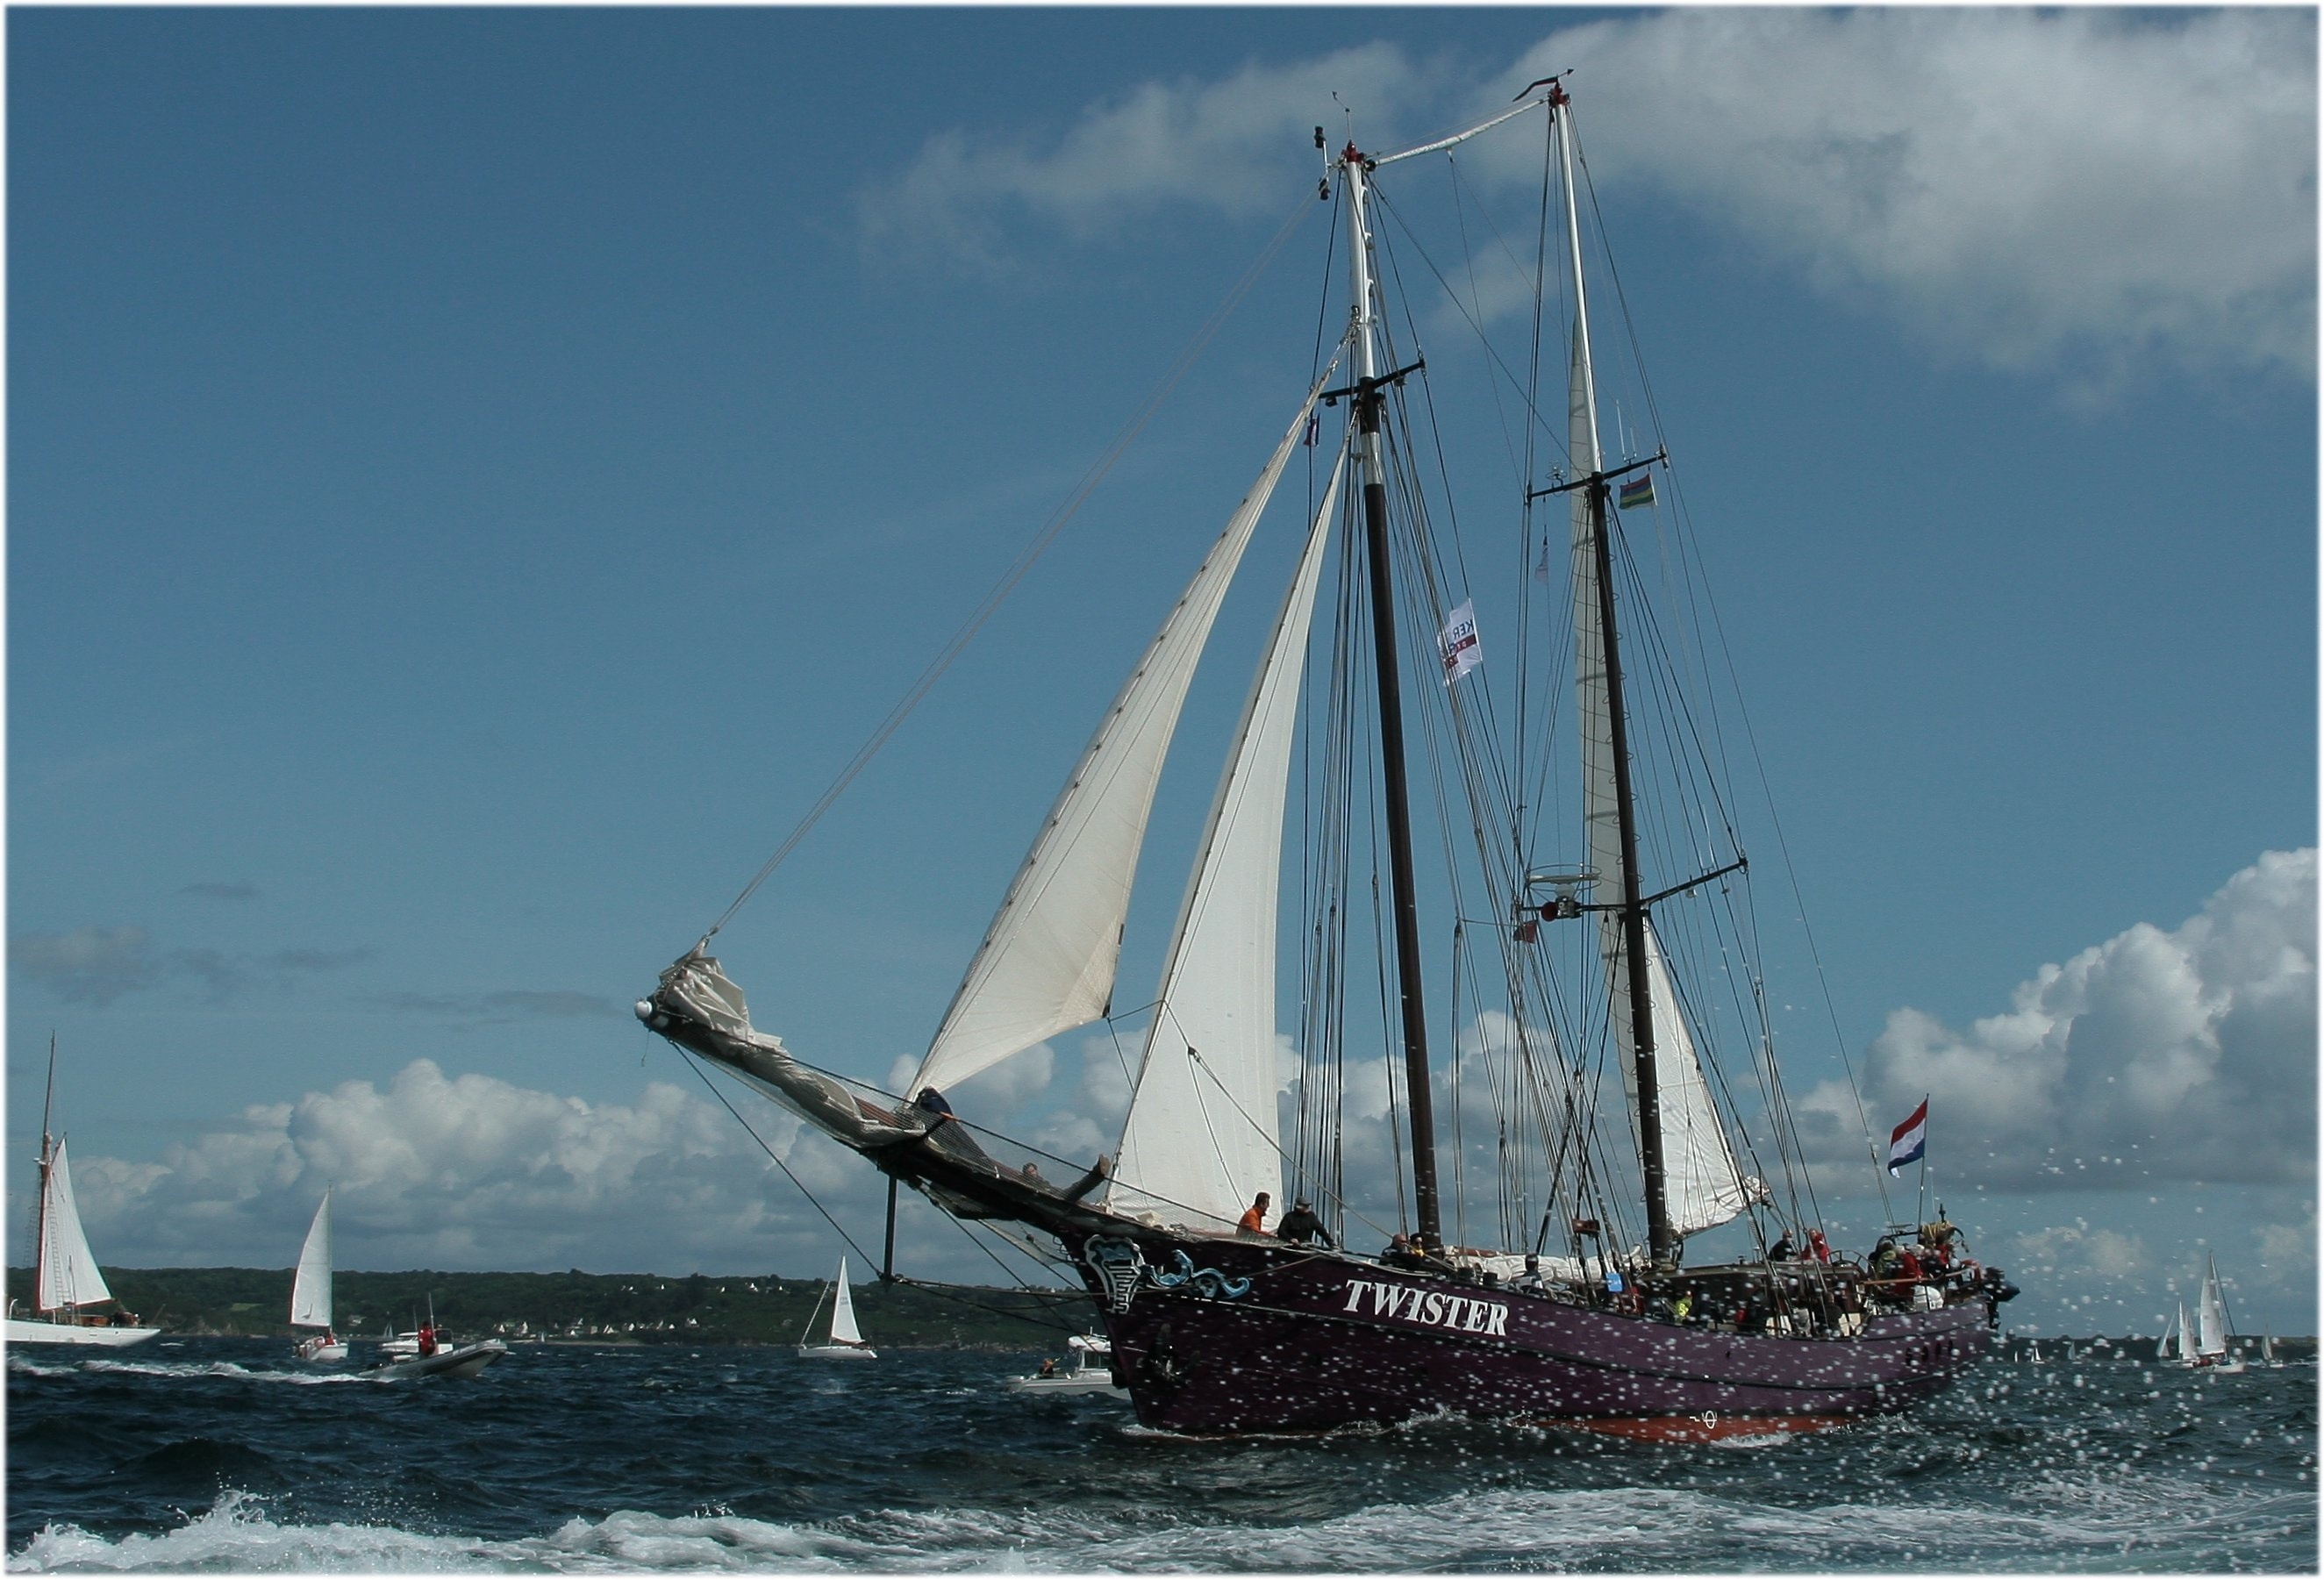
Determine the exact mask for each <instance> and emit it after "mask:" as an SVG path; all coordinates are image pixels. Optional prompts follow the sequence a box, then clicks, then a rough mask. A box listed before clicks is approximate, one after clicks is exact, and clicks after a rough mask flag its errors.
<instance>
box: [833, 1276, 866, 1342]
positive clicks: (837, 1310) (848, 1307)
mask: <svg viewBox="0 0 2324 1580" xmlns="http://www.w3.org/2000/svg"><path fill="white" fill-rule="evenodd" d="M834 1288H835V1290H836V1293H835V1295H834V1296H833V1298H832V1302H831V1342H832V1343H833V1344H862V1342H863V1332H862V1329H861V1328H859V1327H857V1326H855V1297H854V1296H853V1295H851V1294H849V1293H848V1291H847V1259H846V1258H845V1257H844V1256H843V1257H841V1258H840V1259H839V1282H838V1283H837V1284H836V1285H835V1286H834Z"/></svg>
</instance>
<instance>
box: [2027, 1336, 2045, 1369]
mask: <svg viewBox="0 0 2324 1580" xmlns="http://www.w3.org/2000/svg"><path fill="white" fill-rule="evenodd" d="M2025 1363H2026V1364H2027V1365H2029V1366H2038V1365H2040V1364H2041V1363H2042V1341H2041V1340H2040V1339H2038V1338H2037V1339H2035V1340H2033V1342H2032V1343H2030V1344H2027V1345H2026V1346H2025Z"/></svg>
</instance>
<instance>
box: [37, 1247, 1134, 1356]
mask: <svg viewBox="0 0 2324 1580" xmlns="http://www.w3.org/2000/svg"><path fill="white" fill-rule="evenodd" d="M105 1276H106V1281H107V1282H108V1283H110V1284H111V1285H112V1287H113V1292H114V1293H115V1295H116V1296H118V1297H119V1298H120V1299H121V1301H122V1303H123V1304H124V1305H125V1306H127V1307H129V1309H131V1310H132V1311H134V1312H136V1313H137V1314H138V1315H139V1316H140V1317H143V1318H144V1319H145V1320H147V1321H148V1322H153V1323H158V1324H159V1325H160V1326H162V1327H164V1328H167V1329H169V1330H170V1331H171V1332H174V1333H194V1334H229V1335H231V1334H240V1335H251V1336H256V1337H265V1336H270V1335H279V1336H281V1337H284V1338H288V1337H290V1336H291V1332H292V1329H291V1326H290V1323H289V1322H288V1320H287V1318H288V1317H289V1315H290V1310H291V1270H290V1269H289V1268H241V1267H199V1268H195V1267H188V1268H125V1267H124V1268H106V1270H105ZM827 1281H828V1280H822V1279H778V1278H774V1277H772V1276H761V1277H755V1278H753V1277H727V1278H711V1277H708V1276H706V1275H705V1274H702V1273H695V1274H692V1275H690V1276H688V1277H684V1278H669V1277H665V1276H662V1275H659V1274H653V1273H585V1272H582V1271H581V1270H578V1269H576V1270H573V1271H571V1272H562V1273H452V1272H435V1271H431V1270H416V1271H412V1272H395V1273H365V1272H342V1273H340V1274H338V1275H337V1280H336V1283H335V1304H336V1311H337V1317H338V1322H337V1327H338V1331H339V1333H340V1334H341V1335H343V1336H347V1337H355V1338H364V1337H370V1336H372V1335H376V1334H378V1333H379V1332H380V1331H381V1330H382V1329H383V1327H385V1326H388V1325H389V1324H391V1323H392V1324H393V1325H394V1326H395V1327H396V1328H397V1329H398V1330H399V1331H405V1330H409V1329H410V1327H411V1326H413V1325H414V1323H415V1321H416V1319H417V1318H419V1317H423V1316H425V1315H426V1314H427V1312H428V1309H429V1301H430V1300H431V1299H432V1300H433V1301H434V1303H435V1311H436V1317H437V1320H438V1322H440V1323H442V1324H444V1325H445V1326H447V1327H449V1328H450V1329H451V1331H452V1332H453V1333H455V1334H457V1335H460V1336H462V1337H483V1336H485V1335H495V1334H499V1335H508V1336H512V1337H536V1336H538V1337H549V1338H574V1339H587V1340H593V1341H595V1342H598V1343H604V1342H606V1341H607V1340H612V1341H613V1342H617V1343H637V1344H796V1343H798V1339H799V1335H800V1334H801V1332H802V1331H803V1330H804V1329H805V1328H806V1326H807V1317H808V1315H809V1313H810V1312H812V1311H813V1309H814V1307H815V1305H816V1298H817V1297H818V1296H820V1295H822V1294H823V1292H824V1290H825V1286H826V1284H827ZM853 1292H854V1297H855V1318H856V1322H857V1324H858V1325H859V1326H861V1327H862V1330H863V1336H864V1338H865V1339H866V1340H867V1341H868V1342H870V1343H871V1344H875V1345H878V1344H885V1345H888V1346H890V1347H891V1348H896V1349H1010V1350H1055V1349H1059V1348H1061V1347H1062V1342H1063V1337H1064V1335H1066V1334H1069V1333H1079V1332H1083V1331H1084V1330H1086V1329H1087V1328H1089V1327H1090V1326H1092V1325H1093V1314H1092V1312H1091V1308H1090V1304H1089V1299H1088V1297H1086V1296H1084V1295H1082V1294H1080V1293H1078V1292H1070V1293H1069V1292H1066V1291H1063V1290H1058V1291H1054V1292H1052V1291H1043V1290H1031V1289H982V1288H976V1287H961V1286H954V1285H916V1284H908V1283H900V1282H899V1283H896V1284H888V1285H882V1284H881V1283H880V1282H879V1281H878V1280H876V1279H875V1280H871V1281H869V1282H867V1283H861V1284H854V1285H853ZM8 1296H9V1298H10V1299H11V1300H12V1301H13V1302H15V1303H16V1304H17V1307H18V1308H19V1309H22V1308H23V1306H24V1305H26V1304H29V1303H30V1300H31V1298H32V1270H31V1269H29V1268H13V1267H12V1268H10V1269H9V1270H8ZM829 1319H830V1318H829V1314H828V1312H826V1313H825V1316H824V1317H822V1318H821V1319H820V1320H821V1322H828V1321H829ZM818 1336H820V1335H818Z"/></svg>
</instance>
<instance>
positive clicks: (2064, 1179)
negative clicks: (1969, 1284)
mask: <svg viewBox="0 0 2324 1580" xmlns="http://www.w3.org/2000/svg"><path fill="white" fill-rule="evenodd" d="M2316 901H2317V896H2316V852H2315V851H2314V850H2313V849H2312V848H2311V849H2307V850H2300V851H2291V852H2282V851H2271V852H2269V853H2268V854H2267V855H2264V856H2262V857H2261V858H2260V860H2259V862H2258V863H2257V864H2255V865H2253V866H2250V867H2247V868H2246V869H2245V870H2244V871H2243V872H2240V873H2236V875H2235V876H2234V877H2233V878H2231V879H2230V880H2228V882H2227V885H2226V886H2225V887H2224V888H2222V889H2221V890H2220V891H2219V892H2218V893H2217V894H2215V895H2213V896H2212V897H2211V899H2210V900H2209V901H2208V902H2207V903H2206V904H2205V906H2204V908H2203V910H2202V911H2201V913H2200V914H2199V915H2197V916H2195V917H2193V918H2190V919H2189V920H2187V921H2186V922H2185V923H2183V924H2182V925H2181V926H2180V927H2179V928H2178V929H2176V930H2173V931H2167V932H2166V931H2164V930H2163V929H2159V928H2156V927H2153V926H2152V925H2150V924H2148V923H2144V922H2141V923H2140V924H2138V925H2137V926H2135V927H2133V928H2131V929H2129V930H2128V931H2126V932H2124V933H2122V934H2120V935H2119V936H2117V937H2116V938H2112V939H2109V940H2108V941H2107V942H2106V943H2104V944H2101V945H2098V947H2095V948H2090V949H2085V950H2084V951H2082V953H2080V955H2077V956H2074V958H2072V959H2071V960H2070V961H2068V962H2066V963H2065V964H2064V965H2062V966H2043V968H2042V969H2041V971H2040V972H2039V973H2038V974H2037V975H2035V976H2034V977H2033V980H2032V981H2030V982H2027V983H2024V984H2022V985H2021V986H2019V988H2018V989H2017V992H2016V994H2015V1002H2014V1003H2013V1004H2012V1006H2011V1007H2010V1009H2009V1010H2008V1011H2006V1012H2004V1013H2001V1014H1997V1015H1992V1016H1988V1017H1987V1018H1986V1019H1983V1020H1980V1021H1977V1022H1976V1023H1975V1024H1974V1025H1973V1026H1972V1027H1970V1028H1969V1030H1968V1031H1966V1032H1960V1031H1956V1030H1952V1029H1951V1028H1950V1027H1947V1026H1945V1025H1944V1024H1942V1023H1941V1021H1938V1020H1936V1019H1935V1018H1934V1017H1933V1016H1931V1015H1927V1014H1924V1013H1923V1012H1920V1011H1918V1010H1912V1009H1904V1010H1898V1011H1896V1012H1895V1013H1893V1014H1892V1015H1890V1016H1889V1019H1888V1025H1887V1029H1886V1030H1884V1031H1883V1032H1882V1033H1881V1035H1880V1036H1879V1038H1878V1039H1876V1040H1875V1041H1874V1043H1873V1045H1872V1049H1871V1050H1870V1053H1869V1056H1868V1058H1867V1064H1866V1089H1867V1093H1868V1094H1869V1095H1870V1096H1871V1098H1872V1100H1873V1101H1874V1104H1875V1105H1876V1109H1877V1112H1881V1113H1904V1112H1906V1111H1907V1110H1908V1109H1910V1108H1911V1107H1912V1105H1913V1104H1915V1103H1918V1102H1919V1101H1920V1098H1921V1095H1922V1094H1923V1093H1927V1094H1930V1095H1931V1102H1930V1115H1931V1121H1932V1132H1934V1133H1936V1134H1938V1135H1940V1136H1941V1144H1942V1145H1943V1146H1944V1147H1945V1148H1946V1150H1948V1151H1950V1153H1951V1155H1952V1156H1953V1157H1955V1158H1956V1159H1960V1160H1964V1161H1965V1162H1966V1163H1967V1164H1969V1166H1972V1167H1974V1168H1975V1169H1977V1170H1978V1173H1979V1176H1980V1178H1983V1179H1985V1180H1986V1181H1987V1183H1988V1184H1990V1185H1993V1186H1995V1187H2001V1186H2006V1185H2017V1186H2024V1187H2033V1188H2040V1187H2052V1186H2054V1187H2088V1186H2091V1185H2095V1184H2101V1183H2103V1184H2120V1185H2131V1184H2135V1183H2138V1182H2141V1181H2143V1180H2157V1179H2178V1180H2206V1181H2211V1182H2227V1181H2234V1182H2242V1183H2247V1184H2272V1183H2297V1182H2300V1181H2303V1180H2309V1179H2313V1178H2315V1174H2316V1058H2317V1044H2316ZM1796 1106H1797V1107H1798V1109H1799V1110H1800V1111H1801V1112H1802V1113H1803V1115H1806V1116H1818V1115H1820V1116H1821V1117H1822V1118H1823V1119H1824V1120H1825V1121H1826V1123H1824V1124H1823V1125H1821V1126H1814V1127H1807V1128H1808V1133H1812V1134H1818V1135H1821V1136H1823V1137H1826V1138H1830V1139H1831V1144H1832V1146H1833V1147H1835V1148H1837V1147H1840V1145H1842V1143H1840V1142H1839V1141H1838V1139H1837V1138H1838V1137H1839V1136H1840V1135H1843V1134H1854V1133H1856V1108H1855V1104H1854V1099H1853V1098H1852V1097H1850V1096H1849V1094H1848V1093H1847V1091H1846V1090H1845V1089H1844V1088H1843V1087H1840V1086H1838V1085H1836V1084H1827V1085H1825V1086H1820V1087H1818V1088H1817V1089H1816V1090H1815V1091H1814V1092H1812V1093H1811V1094H1810V1095H1808V1096H1806V1097H1805V1098H1803V1099H1801V1100H1800V1102H1799V1103H1798V1104H1796ZM1858 1144H1859V1145H1860V1142H1859V1143H1858ZM1988 1154H1989V1155H1990V1156H1989V1158H1988Z"/></svg>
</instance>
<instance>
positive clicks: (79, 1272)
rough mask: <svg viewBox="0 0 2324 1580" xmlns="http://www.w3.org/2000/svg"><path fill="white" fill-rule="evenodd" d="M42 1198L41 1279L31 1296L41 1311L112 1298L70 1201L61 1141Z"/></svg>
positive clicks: (67, 1167)
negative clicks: (44, 1197) (43, 1197)
mask: <svg viewBox="0 0 2324 1580" xmlns="http://www.w3.org/2000/svg"><path fill="white" fill-rule="evenodd" d="M44 1194H45V1196H46V1199H45V1200H44V1201H43V1202H42V1206H41V1279H40V1288H39V1289H38V1290H37V1291H36V1292H35V1295H34V1298H35V1300H36V1302H37V1303H38V1305H39V1306H40V1308H41V1309H42V1310H43V1311H63V1310H69V1309H70V1308H71V1307H75V1306H94V1305H97V1303H98V1302H99V1301H103V1300H110V1299H112V1298H113V1291H112V1290H111V1289H107V1288H106V1285H105V1275H104V1274H103V1273H101V1272H99V1271H97V1257H96V1256H95V1254H93V1253H92V1252H90V1251H89V1248H88V1235H87V1234H83V1233H82V1232H81V1226H80V1208H79V1207H78V1206H76V1205H75V1204H74V1201H73V1187H72V1168H71V1165H70V1164H69V1163H68V1162H67V1161H66V1160H65V1144H64V1142H62V1141H59V1142H58V1143H57V1150H56V1154H55V1156H53V1157H52V1158H51V1159H50V1160H49V1178H48V1184H47V1187H46V1190H45V1193H44Z"/></svg>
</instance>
